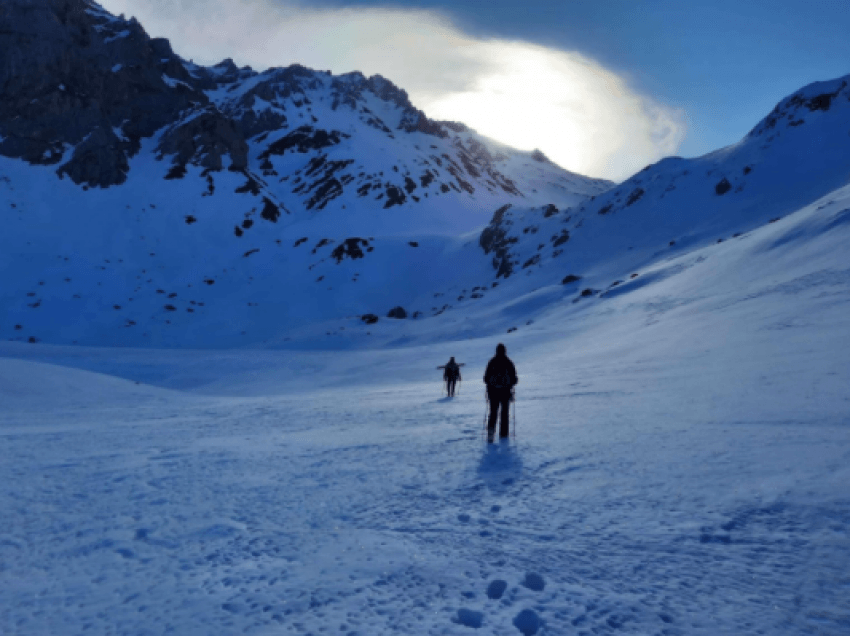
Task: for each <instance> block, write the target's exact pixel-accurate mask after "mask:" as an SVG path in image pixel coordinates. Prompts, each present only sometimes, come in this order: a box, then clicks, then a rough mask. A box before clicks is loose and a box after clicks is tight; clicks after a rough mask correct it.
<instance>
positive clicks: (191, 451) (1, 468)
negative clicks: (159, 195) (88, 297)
mask: <svg viewBox="0 0 850 636" xmlns="http://www.w3.org/2000/svg"><path fill="white" fill-rule="evenodd" d="M848 210H850V187H844V188H841V189H838V190H836V191H834V192H833V193H831V194H829V195H828V196H827V197H825V198H823V199H820V200H818V201H815V202H813V203H812V204H811V205H808V206H805V207H804V208H802V209H800V210H799V211H796V212H794V213H792V214H788V215H786V216H785V217H783V218H782V219H781V220H779V221H777V222H775V223H772V224H767V225H765V226H763V227H761V228H757V229H755V230H753V231H751V232H749V233H746V234H743V235H742V236H740V237H738V238H735V239H733V240H727V241H724V242H723V243H722V244H719V245H717V244H713V245H707V246H705V247H703V248H700V249H697V250H692V251H690V252H687V253H680V254H672V255H670V257H669V258H666V259H662V260H659V261H658V262H656V263H655V264H653V265H652V266H651V267H648V268H647V269H646V270H644V271H641V275H640V276H639V277H638V278H637V279H635V281H634V282H633V283H631V284H630V285H622V286H618V287H616V288H614V289H613V290H611V291H609V292H608V293H607V294H606V296H605V297H604V298H592V299H584V300H583V301H582V302H580V303H575V304H574V303H571V302H566V303H564V302H561V303H557V304H554V305H550V306H549V307H548V309H547V310H546V311H545V312H543V313H542V314H541V315H539V316H538V319H537V320H536V321H535V322H534V323H533V325H531V326H529V327H527V328H524V329H521V330H519V331H517V332H515V333H512V334H511V335H510V336H508V337H507V339H506V340H505V341H506V342H507V345H508V353H509V355H511V356H512V358H513V359H514V361H515V362H516V364H517V366H518V370H519V374H520V385H519V386H518V401H517V404H516V430H517V434H516V437H515V438H513V439H511V440H510V441H508V442H503V443H497V444H494V445H491V446H488V445H487V444H486V443H484V441H483V439H482V430H481V421H482V420H481V418H482V416H483V411H484V404H483V399H482V398H483V396H482V392H481V385H480V384H479V379H478V378H479V377H480V375H481V373H482V371H483V367H484V364H485V363H486V360H487V358H488V357H489V355H490V354H491V352H492V350H493V347H494V345H495V343H496V341H497V339H496V338H493V337H490V338H483V339H475V340H463V341H456V342H444V343H442V344H439V345H434V344H430V345H423V346H416V347H407V348H401V347H396V348H386V347H384V346H377V347H375V348H373V349H366V350H364V349H358V350H354V351H326V352H312V351H264V352H258V351H239V350H231V351H217V352H199V351H155V350H150V349H133V350H115V349H85V348H78V347H56V346H48V345H40V346H35V347H33V346H30V345H26V344H20V343H6V344H3V345H2V346H0V355H2V356H3V357H2V358H0V387H2V388H0V391H2V397H3V399H4V408H3V409H2V410H0V435H2V437H3V443H4V447H5V448H6V449H7V452H6V453H4V454H3V455H2V459H0V484H2V486H0V497H2V509H3V510H4V518H5V521H6V523H5V524H4V527H3V529H2V531H0V563H2V564H3V568H2V569H0V626H2V627H0V629H2V631H3V632H4V633H13V634H42V633H57V632H62V633H79V632H83V631H90V632H92V633H125V634H140V633H162V632H166V631H173V632H176V633H181V634H195V633H197V634H206V633H233V634H235V633H251V634H254V633H256V634H272V633H274V634H309V633H312V634H319V633H342V634H370V635H378V634H396V633H406V634H458V635H460V634H469V633H476V632H472V631H470V630H472V629H475V628H478V629H479V630H480V633H487V634H505V635H513V634H519V633H523V634H533V633H537V634H572V633H575V634H618V633H635V634H647V633H651V634H759V633H762V634H763V633H769V634H808V633H812V634H814V633H817V634H834V635H839V634H844V633H846V632H847V626H848V621H850V602H848V599H850V595H848V593H847V592H848V590H850V577H848V575H847V572H848V571H850V560H848V559H849V558H850V557H848V555H850V550H849V549H848V548H850V534H849V533H850V497H848V492H847V488H846V484H847V483H848V479H850V468H848V466H850V435H848V428H847V426H848V413H850V401H848V397H847V391H846V387H847V385H848V380H850V360H848V358H847V356H846V351H847V350H848V346H850V317H849V316H850V312H848V311H847V309H848V302H850V270H848V266H847V262H846V258H845V257H844V254H845V251H844V250H843V246H844V245H846V243H847V241H848V239H850V222H849V221H850V212H848ZM502 311H504V312H510V311H511V305H510V303H508V304H505V306H504V307H503V308H502ZM449 355H454V356H456V357H457V359H458V360H460V361H464V362H466V366H465V367H464V379H465V380H466V382H465V383H464V384H463V385H462V387H461V390H460V395H459V397H457V398H456V399H454V400H451V401H450V400H447V399H445V398H441V397H440V393H439V381H438V378H439V374H438V372H437V371H435V370H434V368H435V367H436V366H437V365H438V364H442V363H444V362H445V360H446V358H447V357H448V356H449ZM46 365H51V366H46ZM77 369H83V370H84V371H80V370H77ZM32 373H38V374H39V375H43V376H44V377H46V378H52V379H50V380H49V382H46V383H45V384H44V386H43V388H42V390H38V387H37V386H36V387H32V384H33V383H29V382H28V383H27V386H30V387H31V389H30V394H29V395H16V397H15V398H14V400H12V401H11V402H8V401H7V400H8V399H9V398H10V397H11V396H12V395H15V394H18V393H19V392H20V391H19V386H18V384H16V382H17V380H18V379H19V378H26V377H27V376H26V375H25V374H32ZM81 373H97V374H106V376H104V375H93V376H87V377H86V379H85V381H84V382H80V386H83V387H84V392H83V394H82V395H80V396H78V398H77V399H76V400H75V402H73V403H72V402H70V401H69V400H68V399H67V394H62V393H58V394H57V393H56V392H55V388H54V387H55V386H56V385H57V384H60V383H62V382H67V384H68V385H70V386H73V385H74V383H75V382H77V380H76V378H79V377H81V376H80V375H79V374H81ZM109 375H113V376H116V377H118V378H123V379H122V380H114V379H110V378H109V377H108V376H109ZM30 377H32V376H30ZM63 377H67V380H65V379H63ZM135 382H141V384H139V385H136V384H135ZM115 383H119V384H120V386H121V387H127V388H126V389H121V388H120V387H118V388H117V390H118V391H124V393H118V394H117V404H115V403H113V404H102V403H101V402H100V396H101V394H102V393H104V392H106V393H111V392H113V391H116V386H117V385H116V384H115ZM122 403H123V407H122Z"/></svg>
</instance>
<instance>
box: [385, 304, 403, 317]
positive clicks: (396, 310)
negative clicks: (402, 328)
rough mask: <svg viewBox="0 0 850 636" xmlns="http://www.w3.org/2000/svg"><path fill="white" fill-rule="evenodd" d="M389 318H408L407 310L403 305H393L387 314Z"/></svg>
mask: <svg viewBox="0 0 850 636" xmlns="http://www.w3.org/2000/svg"><path fill="white" fill-rule="evenodd" d="M387 318H396V319H397V320H402V319H404V318H407V312H406V311H405V310H404V308H403V307H401V306H399V307H393V308H392V309H390V313H388V314H387Z"/></svg>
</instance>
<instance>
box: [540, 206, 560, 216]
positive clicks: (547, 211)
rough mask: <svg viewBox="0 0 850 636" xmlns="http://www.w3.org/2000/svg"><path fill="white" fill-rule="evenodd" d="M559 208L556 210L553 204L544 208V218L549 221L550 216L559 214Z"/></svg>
mask: <svg viewBox="0 0 850 636" xmlns="http://www.w3.org/2000/svg"><path fill="white" fill-rule="evenodd" d="M558 211H559V210H558V208H556V207H555V206H554V205H553V204H552V203H550V204H549V205H547V206H546V207H544V208H543V218H544V219H548V218H549V217H550V216H555V215H556V214H557V213H558Z"/></svg>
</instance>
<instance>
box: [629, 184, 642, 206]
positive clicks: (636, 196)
mask: <svg viewBox="0 0 850 636" xmlns="http://www.w3.org/2000/svg"><path fill="white" fill-rule="evenodd" d="M643 195H644V191H643V188H635V189H634V190H633V191H632V193H631V194H630V195H629V198H628V199H626V207H628V206H630V205H632V204H633V203H637V202H638V201H639V200H640V198H641V197H642V196H643Z"/></svg>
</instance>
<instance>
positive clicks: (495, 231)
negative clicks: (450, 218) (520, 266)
mask: <svg viewBox="0 0 850 636" xmlns="http://www.w3.org/2000/svg"><path fill="white" fill-rule="evenodd" d="M510 208H511V206H510V204H508V205H505V206H503V207H501V208H499V209H498V210H496V212H495V213H494V214H493V219H492V220H491V221H490V225H488V226H487V227H486V228H484V231H483V232H481V237H480V238H479V239H478V243H479V245H481V248H482V249H483V250H484V253H485V254H490V252H493V268H494V269H495V270H496V278H499V277H502V276H503V277H505V278H508V277H509V276H510V275H511V274H512V273H513V271H514V265H515V264H516V263H515V262H514V260H513V259H512V258H511V254H510V246H511V245H513V244H514V243H516V242H518V240H519V239H517V238H516V237H515V236H508V228H509V227H510V226H511V225H512V222H511V221H510V220H509V219H506V218H505V214H506V213H507V212H508V210H510Z"/></svg>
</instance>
